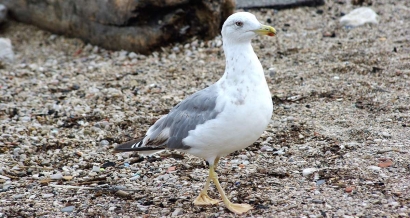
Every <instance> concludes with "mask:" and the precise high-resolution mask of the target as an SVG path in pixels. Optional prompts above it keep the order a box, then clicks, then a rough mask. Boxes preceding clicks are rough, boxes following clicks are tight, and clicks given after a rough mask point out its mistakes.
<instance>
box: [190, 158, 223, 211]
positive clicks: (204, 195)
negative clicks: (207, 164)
mask: <svg viewBox="0 0 410 218" xmlns="http://www.w3.org/2000/svg"><path fill="white" fill-rule="evenodd" d="M218 162H219V157H218V158H216V159H215V161H214V166H216V165H217V164H218ZM210 182H211V168H209V174H208V178H207V180H206V183H205V186H204V189H202V191H201V192H200V193H199V196H198V197H196V198H195V200H194V204H195V205H198V206H199V205H213V204H217V203H219V200H216V199H212V198H211V197H209V196H208V188H209V184H210Z"/></svg>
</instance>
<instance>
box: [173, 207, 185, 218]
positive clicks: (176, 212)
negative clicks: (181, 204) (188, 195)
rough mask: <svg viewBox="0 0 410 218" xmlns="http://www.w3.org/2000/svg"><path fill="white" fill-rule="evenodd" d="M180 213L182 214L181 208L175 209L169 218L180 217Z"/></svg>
mask: <svg viewBox="0 0 410 218" xmlns="http://www.w3.org/2000/svg"><path fill="white" fill-rule="evenodd" d="M182 213H183V211H182V208H177V209H175V210H174V212H172V215H171V216H179V215H182Z"/></svg>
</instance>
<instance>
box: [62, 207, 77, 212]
mask: <svg viewBox="0 0 410 218" xmlns="http://www.w3.org/2000/svg"><path fill="white" fill-rule="evenodd" d="M74 209H75V206H67V207H64V208H62V209H61V212H65V213H71V212H73V211H74Z"/></svg>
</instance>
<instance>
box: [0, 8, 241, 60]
mask: <svg viewBox="0 0 410 218" xmlns="http://www.w3.org/2000/svg"><path fill="white" fill-rule="evenodd" d="M0 4H4V5H5V6H6V7H7V8H8V10H9V15H10V16H11V17H12V18H14V19H16V20H17V21H21V22H24V23H29V24H33V25H35V26H38V27H40V28H42V29H45V30H48V31H50V32H53V33H57V34H64V35H68V36H73V37H78V38H81V39H83V40H84V41H86V42H89V43H91V44H95V45H99V46H102V47H104V48H108V49H113V50H120V49H124V50H128V51H134V52H138V53H145V54H146V53H150V52H152V51H153V50H154V49H156V48H158V47H160V46H164V45H167V44H169V43H172V42H181V41H184V40H186V39H188V38H191V37H193V36H198V37H200V38H203V39H209V38H212V37H214V36H216V35H218V34H219V31H220V27H221V25H222V23H223V21H224V20H225V19H226V18H227V17H228V16H229V15H230V14H232V13H233V11H234V8H235V2H234V0H213V1H209V0H105V1H101V0H86V1H79V0H36V1H33V0H0Z"/></svg>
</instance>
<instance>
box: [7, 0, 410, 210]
mask: <svg viewBox="0 0 410 218" xmlns="http://www.w3.org/2000/svg"><path fill="white" fill-rule="evenodd" d="M334 2H342V1H329V2H327V5H326V6H322V7H318V8H298V9H291V10H283V11H279V12H277V11H276V12H274V11H273V10H266V9H264V10H252V11H251V12H252V13H254V14H256V16H257V17H258V18H259V19H260V20H261V21H262V22H263V23H270V24H271V25H272V26H274V27H276V29H277V30H278V35H277V37H272V38H271V37H259V38H257V39H256V40H254V43H253V45H254V48H255V52H256V53H257V54H258V56H259V58H260V60H261V62H262V65H263V66H264V68H265V73H266V78H267V81H268V84H269V86H270V89H271V92H272V96H273V98H272V99H273V102H274V113H273V116H272V122H271V124H270V125H269V127H268V128H267V130H266V132H265V133H264V134H263V135H262V136H261V138H260V139H259V140H258V141H257V142H255V143H254V145H253V146H250V147H248V148H247V149H244V150H241V151H238V152H235V153H233V154H231V155H229V156H227V157H225V158H222V159H221V163H220V165H219V168H218V173H219V174H220V181H221V184H222V186H223V187H224V188H225V190H226V192H227V193H228V196H229V197H230V198H231V199H232V201H234V202H245V203H249V204H251V205H253V206H254V207H255V209H254V210H252V211H251V212H249V213H247V214H246V215H245V216H254V217H290V216H291V217H342V216H345V217H409V215H410V154H409V146H410V94H409V93H410V55H409V54H410V32H409V31H410V22H409V21H410V3H409V1H394V0H390V1H381V0H380V1H373V5H372V8H373V9H374V10H375V11H376V12H377V13H378V14H379V16H380V17H379V18H380V23H379V25H365V26H362V27H358V28H354V29H348V28H345V27H342V26H340V25H339V19H340V16H341V14H343V13H348V12H349V11H351V10H352V9H353V8H355V7H354V6H352V5H350V4H338V3H334ZM386 2H389V3H386ZM0 37H7V38H10V39H11V40H12V43H13V45H14V51H15V54H16V63H15V65H14V66H9V67H7V68H6V69H0V73H1V77H0V117H1V120H0V122H1V123H0V134H1V135H0V158H1V161H0V205H1V206H0V217H28V216H29V217H34V216H36V217H37V216H40V217H63V216H76V217H86V216H89V217H159V216H177V215H178V216H181V217H232V216H234V215H233V214H232V213H230V212H229V211H227V210H226V209H225V208H224V207H223V205H222V204H220V205H217V206H213V207H198V206H193V204H192V201H193V199H194V198H195V197H196V196H197V194H198V193H199V191H200V190H201V189H202V187H203V185H204V183H205V180H206V176H207V173H208V171H207V167H206V164H205V163H204V161H203V160H201V159H199V158H196V157H193V156H190V155H184V154H182V153H178V152H165V153H162V154H158V155H157V156H154V157H139V156H138V155H137V154H131V153H124V154H112V153H111V151H112V148H113V146H115V145H116V144H118V143H121V142H124V141H126V140H129V139H132V138H134V137H137V136H141V135H143V134H144V133H145V131H146V130H147V129H148V127H149V126H150V125H151V124H153V122H155V120H157V119H158V118H159V117H160V116H161V115H163V114H166V113H167V112H168V111H169V109H170V108H171V107H172V106H173V105H175V104H176V103H178V102H179V101H181V100H182V99H183V98H184V97H185V96H187V95H189V94H192V93H193V92H195V91H197V90H200V89H203V88H205V87H207V86H208V85H210V84H212V83H213V82H215V81H216V80H217V79H218V78H219V77H220V76H221V75H222V73H223V69H224V64H225V63H224V55H223V52H222V48H221V44H222V42H221V39H220V37H219V38H218V37H217V38H215V39H214V40H212V41H205V42H204V41H201V40H196V39H193V40H192V41H191V42H189V43H187V44H176V45H172V46H170V47H166V48H163V49H161V51H158V52H155V53H153V54H152V55H149V56H143V55H139V54H135V53H128V52H125V51H123V52H113V51H107V50H104V49H101V48H98V47H94V46H91V45H87V44H86V43H84V42H82V41H80V40H78V39H71V38H66V37H63V36H57V35H52V34H51V33H48V32H45V31H42V30H39V29H37V28H35V27H32V26H28V25H25V24H19V23H14V22H12V23H11V25H9V26H8V27H7V29H5V30H3V31H2V32H1V33H0ZM80 187H83V188H80ZM118 190H121V191H118ZM210 195H211V196H213V197H216V198H219V195H218V193H217V190H216V189H215V188H214V187H213V186H212V188H211V191H210Z"/></svg>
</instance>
